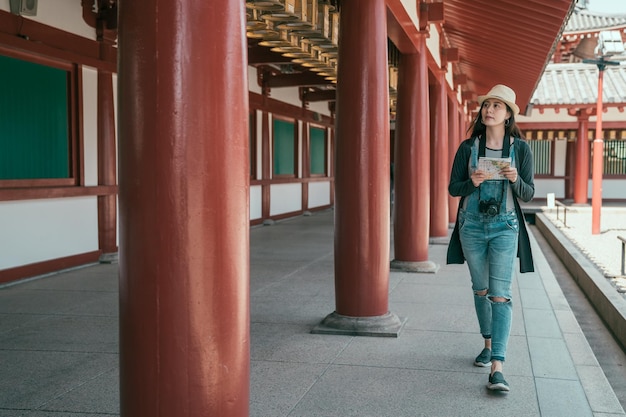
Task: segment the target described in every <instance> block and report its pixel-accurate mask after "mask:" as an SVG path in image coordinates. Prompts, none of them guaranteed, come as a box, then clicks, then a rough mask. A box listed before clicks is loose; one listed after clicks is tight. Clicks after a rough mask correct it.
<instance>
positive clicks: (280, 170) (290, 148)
mask: <svg viewBox="0 0 626 417" xmlns="http://www.w3.org/2000/svg"><path fill="white" fill-rule="evenodd" d="M294 132H295V130H294V124H293V123H292V122H285V121H283V120H277V119H274V164H273V166H274V175H295V173H296V170H295V167H296V164H295V149H296V148H295V134H294Z"/></svg>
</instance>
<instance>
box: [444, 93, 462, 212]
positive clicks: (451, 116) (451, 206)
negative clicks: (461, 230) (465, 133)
mask: <svg viewBox="0 0 626 417" xmlns="http://www.w3.org/2000/svg"><path fill="white" fill-rule="evenodd" d="M448 137H449V140H448V169H447V171H446V173H447V176H448V177H447V178H448V182H449V181H450V170H451V169H452V163H453V162H454V156H455V155H456V150H457V148H458V147H459V143H460V142H461V140H460V139H461V136H460V129H459V103H458V102H457V101H456V97H454V96H452V97H450V101H449V106H448ZM447 190H448V184H446V191H447ZM447 195H448V223H449V224H454V223H455V222H456V215H457V211H458V208H459V200H460V198H459V197H452V196H451V195H450V193H447Z"/></svg>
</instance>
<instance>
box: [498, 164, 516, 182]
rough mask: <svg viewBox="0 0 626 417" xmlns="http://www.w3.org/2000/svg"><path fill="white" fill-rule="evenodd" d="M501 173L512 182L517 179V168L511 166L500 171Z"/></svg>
mask: <svg viewBox="0 0 626 417" xmlns="http://www.w3.org/2000/svg"><path fill="white" fill-rule="evenodd" d="M500 175H502V176H504V177H505V178H506V179H507V180H509V181H510V182H511V183H514V182H515V181H517V168H515V167H513V166H509V167H507V168H504V169H502V170H501V171H500Z"/></svg>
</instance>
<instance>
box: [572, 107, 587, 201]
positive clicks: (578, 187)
mask: <svg viewBox="0 0 626 417" xmlns="http://www.w3.org/2000/svg"><path fill="white" fill-rule="evenodd" d="M588 131H589V114H587V113H586V112H584V111H581V112H579V114H578V135H577V138H576V169H575V170H574V204H587V201H588V195H589V140H588V139H587V134H588V133H587V132H588Z"/></svg>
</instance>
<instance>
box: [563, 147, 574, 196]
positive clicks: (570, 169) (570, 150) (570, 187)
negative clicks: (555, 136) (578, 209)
mask: <svg viewBox="0 0 626 417" xmlns="http://www.w3.org/2000/svg"><path fill="white" fill-rule="evenodd" d="M574 172H576V142H573V141H569V140H568V141H567V144H566V148H565V198H566V199H569V200H571V199H573V197H574V180H573V178H574Z"/></svg>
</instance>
